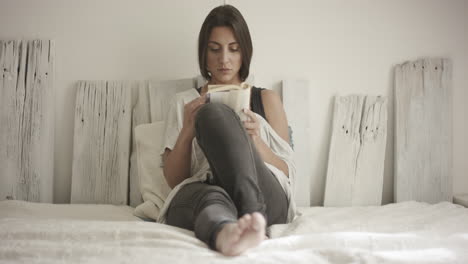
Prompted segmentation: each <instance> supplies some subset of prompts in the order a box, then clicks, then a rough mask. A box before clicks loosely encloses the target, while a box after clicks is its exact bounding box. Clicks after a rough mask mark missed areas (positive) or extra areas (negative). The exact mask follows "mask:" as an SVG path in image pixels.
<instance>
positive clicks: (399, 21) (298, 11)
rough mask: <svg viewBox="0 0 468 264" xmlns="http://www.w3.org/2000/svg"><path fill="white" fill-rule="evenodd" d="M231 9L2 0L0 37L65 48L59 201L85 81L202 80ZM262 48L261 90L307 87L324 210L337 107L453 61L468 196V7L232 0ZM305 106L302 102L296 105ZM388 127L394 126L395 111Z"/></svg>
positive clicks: (59, 53) (459, 170) (387, 198)
mask: <svg viewBox="0 0 468 264" xmlns="http://www.w3.org/2000/svg"><path fill="white" fill-rule="evenodd" d="M223 2H224V1H222V0H203V1H189V0H179V1H170V0H164V1H154V0H139V1H125V0H100V1H92V0H80V1H71V0H68V1H63V0H42V1H37V0H14V1H13V0H0V38H1V39H17V38H25V39H33V38H42V39H48V38H50V39H54V40H55V42H56V59H57V61H56V95H55V102H56V104H55V107H56V116H55V118H56V130H55V135H56V140H55V180H54V183H55V185H54V202H55V203H68V202H69V201H70V189H71V188H70V187H71V185H70V184H71V164H72V147H73V126H74V120H73V119H74V103H75V91H76V90H75V87H74V83H75V81H77V80H102V79H115V80H127V79H153V78H154V79H175V78H185V77H192V76H195V75H197V74H198V68H197V54H196V43H197V42H196V40H197V36H198V32H199V28H200V26H201V24H202V22H203V19H204V18H205V16H206V15H207V14H208V12H209V11H210V10H211V9H212V8H214V7H215V6H217V5H219V4H222V3H223ZM229 3H230V4H233V5H235V6H236V7H237V8H238V9H239V10H240V11H241V12H242V13H243V15H244V17H245V19H246V20H247V22H248V24H249V27H250V31H251V34H252V37H253V42H254V57H253V62H252V66H251V73H252V74H254V75H255V84H256V85H259V86H262V87H267V88H273V89H277V88H278V87H279V81H280V80H282V79H291V78H300V79H307V80H309V82H310V89H311V93H310V94H311V98H310V100H311V105H310V107H309V108H308V109H305V111H310V112H311V113H312V116H313V120H312V122H313V124H314V128H313V130H312V132H313V133H312V134H311V135H310V136H311V140H312V153H313V155H312V156H311V157H310V161H311V163H313V164H314V165H313V171H314V175H311V189H312V194H311V204H312V205H320V204H321V203H322V201H323V189H324V184H325V175H326V164H327V158H328V147H329V141H330V125H331V116H332V115H331V114H332V97H333V96H334V95H337V94H340V95H344V94H349V93H367V94H373V95H375V94H383V95H388V96H389V97H390V100H393V94H392V88H393V73H392V68H393V66H394V65H396V64H399V63H402V62H404V61H406V60H414V59H417V58H419V57H422V56H444V57H448V58H451V59H452V61H453V69H454V71H453V95H454V104H453V111H454V129H453V140H454V145H453V155H454V159H453V167H454V172H453V177H454V182H453V183H454V192H455V193H468V173H467V172H468V162H467V158H466V157H467V156H468V151H467V149H468V140H467V139H466V137H465V136H466V131H467V129H468V119H467V118H466V116H467V114H468V106H467V104H465V102H466V101H467V99H468V31H466V28H468V1H463V0H452V1H442V0H438V1H436V0H414V1H406V0H396V1H372V0H359V1H344V0H342V1H337V0H332V1H311V0H297V1H267V0H256V1H249V0H231V1H229ZM298 96H300V95H298ZM389 110H390V115H389V129H390V128H392V127H393V113H392V111H393V105H392V104H390V108H389ZM392 136H393V131H392V130H391V129H390V130H389V134H388V141H387V151H386V161H385V177H384V193H383V201H384V203H389V202H392V200H393V177H392V174H393V167H392V166H393V138H392Z"/></svg>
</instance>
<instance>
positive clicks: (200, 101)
mask: <svg viewBox="0 0 468 264" xmlns="http://www.w3.org/2000/svg"><path fill="white" fill-rule="evenodd" d="M205 103H206V94H205V95H203V96H200V97H198V98H195V99H193V100H192V101H190V102H188V103H187V104H185V106H184V124H183V127H182V131H181V133H184V134H185V135H187V136H189V137H190V138H191V139H193V138H194V137H195V115H196V114H197V112H198V110H199V109H200V107H202V106H203V105H204V104H205Z"/></svg>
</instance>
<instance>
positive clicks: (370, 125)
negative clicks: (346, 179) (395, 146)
mask: <svg viewBox="0 0 468 264" xmlns="http://www.w3.org/2000/svg"><path fill="white" fill-rule="evenodd" d="M387 112H388V105H387V98H386V97H382V96H366V98H365V102H364V108H363V115H362V119H361V130H360V135H361V149H360V152H359V155H358V159H357V164H356V175H355V177H356V178H355V182H354V185H353V196H352V201H351V205H359V206H366V205H381V204H382V193H383V180H384V166H385V149H386V146H387Z"/></svg>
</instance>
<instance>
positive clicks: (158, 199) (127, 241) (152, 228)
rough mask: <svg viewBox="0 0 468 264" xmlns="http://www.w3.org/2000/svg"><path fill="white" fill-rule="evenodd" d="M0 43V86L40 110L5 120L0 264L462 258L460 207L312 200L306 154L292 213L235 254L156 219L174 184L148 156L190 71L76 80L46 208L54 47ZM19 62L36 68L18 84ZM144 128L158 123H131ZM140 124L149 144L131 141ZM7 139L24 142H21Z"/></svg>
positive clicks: (297, 127)
mask: <svg viewBox="0 0 468 264" xmlns="http://www.w3.org/2000/svg"><path fill="white" fill-rule="evenodd" d="M0 44H1V45H0V46H1V47H2V52H0V64H1V65H0V66H2V67H4V69H5V70H4V71H5V74H3V75H2V76H0V77H1V78H3V79H2V80H1V81H0V93H2V95H3V94H5V95H8V96H10V97H11V98H16V97H17V96H24V94H27V95H28V96H29V97H31V98H30V99H28V100H25V102H26V103H25V104H26V105H25V107H26V108H25V109H29V108H28V107H32V106H33V105H35V106H36V105H40V106H41V107H33V109H34V110H35V111H36V112H33V111H24V112H22V113H21V116H20V117H18V118H19V119H22V120H27V121H25V122H22V123H21V124H26V125H28V124H29V123H28V122H29V121H30V120H32V121H31V122H30V123H31V127H30V128H31V129H25V128H16V127H14V126H13V128H10V129H6V127H7V126H1V129H2V130H1V131H0V132H1V135H2V138H0V140H2V141H0V145H1V146H2V148H0V176H1V178H0V180H1V182H0V183H1V184H0V263H57V262H60V263H115V262H118V263H187V262H191V263H468V209H467V208H465V207H462V206H460V205H456V204H453V203H451V202H447V201H443V202H438V203H431V204H429V203H423V202H416V201H402V202H399V203H395V204H387V205H383V206H380V205H379V206H374V205H373V206H371V205H367V206H357V205H354V206H344V207H309V206H307V203H308V202H309V199H310V197H311V195H310V193H311V192H310V190H309V189H310V184H309V182H310V179H309V177H310V175H311V170H310V162H309V161H308V160H307V159H303V158H302V159H301V158H299V159H297V161H296V165H297V168H298V171H297V174H298V177H297V179H296V185H297V194H298V195H297V196H296V197H295V199H296V200H295V201H296V202H297V203H298V205H299V207H298V211H299V214H298V217H297V218H296V219H295V220H294V221H293V222H292V223H290V224H284V225H274V226H272V227H270V228H269V234H270V237H271V238H270V239H268V240H265V241H264V242H262V243H261V244H260V245H259V246H258V247H256V248H254V249H251V250H249V251H247V252H245V253H244V254H243V255H241V256H237V257H225V256H222V255H221V254H219V253H217V252H215V251H212V250H210V249H208V247H207V246H206V245H205V244H204V243H202V242H201V241H199V240H198V239H196V238H195V236H194V233H193V232H191V231H188V230H183V229H180V228H176V227H171V226H168V225H163V224H160V223H157V222H155V219H157V216H158V212H159V210H160V209H161V207H162V205H163V201H164V197H165V196H166V195H168V192H169V191H170V190H167V189H164V188H163V183H164V180H162V178H161V170H160V167H159V166H158V162H156V158H157V157H158V155H156V154H157V148H156V146H158V142H156V140H155V139H157V138H160V137H158V136H156V135H159V133H160V132H158V131H161V130H162V129H161V128H162V127H164V126H163V124H162V123H161V122H164V116H165V111H166V109H167V106H168V101H167V98H169V97H170V96H172V95H173V94H174V93H176V92H179V91H183V90H185V89H189V88H193V87H199V86H200V82H201V81H202V80H200V78H198V77H196V78H187V79H181V80H171V81H162V82H161V81H154V82H153V81H136V82H130V81H80V82H78V83H77V97H76V106H75V128H74V148H73V168H72V175H71V179H72V181H71V182H72V183H71V185H72V186H71V195H70V200H71V204H52V203H51V201H52V197H53V195H52V190H53V188H52V183H51V182H52V179H53V176H54V175H53V166H52V164H51V162H50V161H51V160H53V151H50V150H51V149H53V145H52V144H53V137H52V136H51V134H50V133H48V131H53V120H54V119H53V118H52V117H53V115H51V113H53V111H51V107H50V105H49V104H48V103H47V102H42V101H41V100H46V99H47V98H49V97H48V96H45V95H49V94H51V93H52V92H53V89H52V88H53V82H52V78H51V76H53V59H54V56H53V53H52V52H51V51H52V49H53V47H54V45H53V42H45V43H42V42H40V41H34V42H32V43H29V44H28V43H26V42H24V43H23V42H11V41H10V42H0ZM28 49H31V50H36V51H34V52H32V51H29V53H31V54H32V53H34V54H36V55H37V56H34V58H35V59H37V60H38V61H40V62H41V63H33V62H29V61H28V62H27V63H26V62H25V60H24V56H25V54H26V50H28ZM5 54H7V55H8V56H7V55H5ZM21 56H23V59H20V58H21ZM28 58H29V59H30V60H32V58H33V56H29V57H28ZM18 64H21V65H20V67H18ZM26 66H27V69H28V70H27V71H28V72H35V73H36V74H35V75H34V79H27V81H26V82H23V80H22V79H23V78H25V76H23V75H22V74H21V73H22V72H23V70H24V69H26ZM15 69H19V74H18V72H17V71H16V70H15ZM24 71H25V70H24ZM48 73H49V74H48ZM30 77H31V76H30ZM41 80H42V81H41ZM18 83H19V84H22V83H25V86H24V87H22V86H21V87H19V86H17V84H18ZM288 85H290V86H292V87H288ZM37 87H40V88H37ZM282 89H283V100H284V103H285V108H286V112H287V113H288V112H289V111H298V109H299V110H300V109H303V108H304V107H306V106H307V104H308V101H307V96H303V97H301V98H300V100H295V97H291V96H289V97H288V96H287V94H286V96H284V95H285V94H284V92H285V91H286V92H287V91H293V92H294V93H296V94H308V89H309V88H308V86H307V82H302V81H299V82H298V81H286V82H283V87H282ZM292 89H294V90H292ZM300 89H302V90H301V91H299V90H300ZM32 91H36V92H35V93H33V92H32ZM293 92H291V93H293ZM29 97H28V98H29ZM2 98H3V99H4V100H6V99H5V98H7V97H2ZM288 98H289V99H288ZM285 99H286V100H285ZM12 101H14V100H13V99H12ZM28 102H29V103H28ZM37 102H42V103H37ZM29 104H30V105H29ZM0 106H1V107H3V110H2V111H0V113H1V114H2V115H1V116H0V118H1V120H0V121H1V123H2V124H3V123H7V124H10V123H8V122H11V124H17V123H19V122H17V120H16V119H15V118H16V117H15V118H9V115H6V114H3V113H10V112H11V113H16V111H15V108H14V107H16V106H15V105H14V104H2V105H0ZM305 114H307V113H305ZM288 116H290V115H288ZM301 117H303V118H304V119H305V120H310V117H307V116H304V115H301ZM289 121H290V125H291V127H290V132H293V135H294V137H293V138H294V142H295V152H296V153H297V154H298V156H299V157H308V156H310V152H309V151H310V148H308V146H309V143H310V142H307V140H308V135H309V133H310V124H309V123H308V122H301V119H297V120H294V119H291V120H289ZM147 124H151V128H152V129H154V130H149V129H148V130H141V129H140V130H139V129H138V127H140V128H141V127H144V126H145V125H147ZM8 127H11V126H8ZM19 131H20V132H21V131H22V132H23V133H19ZM138 131H140V132H142V134H141V135H146V136H147V137H146V138H147V139H149V140H148V141H145V140H142V139H141V138H140V139H139V138H138V135H139V132H138ZM143 132H145V133H146V134H145V133H143ZM346 134H347V132H346ZM152 135H155V136H152ZM142 138H145V137H142ZM4 139H5V141H3V140H4ZM15 142H21V143H28V144H22V145H21V148H17V147H15V146H13V145H12V144H13V143H15ZM138 146H141V147H140V148H139V147H138ZM6 149H7V150H8V151H4V150H6ZM138 149H140V150H145V151H146V152H145V154H144V155H140V154H141V153H140V152H139V151H138ZM45 150H49V151H45ZM155 150H156V151H155ZM139 153H140V154H139ZM155 155H156V156H155ZM142 157H144V158H142ZM18 160H19V161H21V162H18ZM44 161H45V162H44ZM25 162H27V164H26V163H25ZM364 162H366V161H364ZM25 164H26V165H25ZM158 177H159V178H158ZM366 186H367V185H366ZM368 188H374V186H371V185H368ZM377 196H380V197H381V194H378V195H377ZM380 197H379V199H380ZM4 199H6V200H4ZM378 204H380V201H378Z"/></svg>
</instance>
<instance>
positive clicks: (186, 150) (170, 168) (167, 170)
mask: <svg viewBox="0 0 468 264" xmlns="http://www.w3.org/2000/svg"><path fill="white" fill-rule="evenodd" d="M205 102H206V96H201V97H198V98H196V99H194V100H192V101H191V102H189V103H187V104H186V105H185V106H184V122H183V127H182V130H181V131H180V133H179V136H178V138H177V142H176V144H175V146H174V148H173V149H172V150H170V149H168V148H166V149H165V151H164V154H163V162H164V168H163V171H164V177H165V178H166V182H167V184H168V185H169V187H171V188H174V187H175V186H177V185H178V184H179V183H181V182H182V181H184V180H185V179H187V178H189V177H190V176H191V175H190V167H191V157H192V141H193V138H194V137H195V115H196V113H197V112H198V109H200V107H201V106H202V105H204V104H205Z"/></svg>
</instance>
